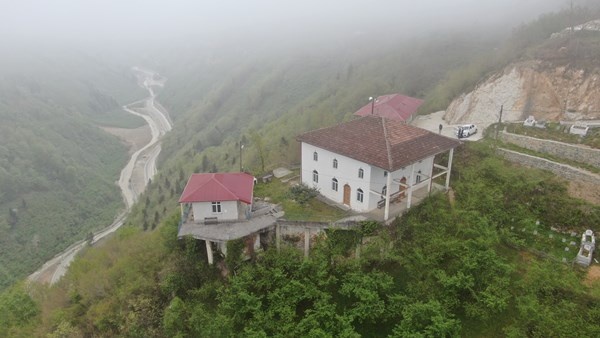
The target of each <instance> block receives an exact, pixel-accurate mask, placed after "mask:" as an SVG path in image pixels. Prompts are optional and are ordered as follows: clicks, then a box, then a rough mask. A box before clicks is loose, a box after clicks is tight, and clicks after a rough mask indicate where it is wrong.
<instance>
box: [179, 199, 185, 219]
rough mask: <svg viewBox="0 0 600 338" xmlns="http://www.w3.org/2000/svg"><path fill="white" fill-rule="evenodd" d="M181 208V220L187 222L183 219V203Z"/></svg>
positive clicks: (180, 205)
mask: <svg viewBox="0 0 600 338" xmlns="http://www.w3.org/2000/svg"><path fill="white" fill-rule="evenodd" d="M179 209H180V210H181V222H185V220H184V219H183V203H179Z"/></svg>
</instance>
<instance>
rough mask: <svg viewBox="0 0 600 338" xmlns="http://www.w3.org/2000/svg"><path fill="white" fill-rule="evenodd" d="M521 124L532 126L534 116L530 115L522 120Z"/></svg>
mask: <svg viewBox="0 0 600 338" xmlns="http://www.w3.org/2000/svg"><path fill="white" fill-rule="evenodd" d="M523 125H524V126H525V127H534V126H535V117H533V115H530V116H529V117H528V118H527V120H525V121H524V122H523Z"/></svg>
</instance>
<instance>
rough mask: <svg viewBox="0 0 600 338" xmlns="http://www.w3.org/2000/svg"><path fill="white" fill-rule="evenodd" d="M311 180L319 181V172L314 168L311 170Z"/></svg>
mask: <svg viewBox="0 0 600 338" xmlns="http://www.w3.org/2000/svg"><path fill="white" fill-rule="evenodd" d="M315 154H316V153H315ZM313 182H315V183H319V172H318V171H316V170H313Z"/></svg>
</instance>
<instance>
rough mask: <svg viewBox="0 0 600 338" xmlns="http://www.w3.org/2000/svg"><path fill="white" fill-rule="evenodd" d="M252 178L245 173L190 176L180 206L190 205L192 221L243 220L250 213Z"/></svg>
mask: <svg viewBox="0 0 600 338" xmlns="http://www.w3.org/2000/svg"><path fill="white" fill-rule="evenodd" d="M253 194H254V176H252V175H249V174H246V173H214V174H213V173H211V174H192V176H191V177H190V179H189V180H188V183H187V184H186V186H185V189H184V190H183V193H182V194H181V198H180V199H179V203H181V207H182V210H183V208H184V204H191V207H192V214H193V216H192V217H193V221H194V222H197V223H216V222H221V221H233V220H245V219H247V218H248V217H249V214H250V211H251V210H252V198H253Z"/></svg>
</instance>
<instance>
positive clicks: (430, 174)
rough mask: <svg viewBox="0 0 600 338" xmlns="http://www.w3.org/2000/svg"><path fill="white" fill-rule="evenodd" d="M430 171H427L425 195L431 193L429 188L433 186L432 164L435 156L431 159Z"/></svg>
mask: <svg viewBox="0 0 600 338" xmlns="http://www.w3.org/2000/svg"><path fill="white" fill-rule="evenodd" d="M431 161H432V162H431V170H429V184H428V185H427V193H431V187H432V186H433V164H434V163H435V156H434V157H433V159H431Z"/></svg>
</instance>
